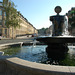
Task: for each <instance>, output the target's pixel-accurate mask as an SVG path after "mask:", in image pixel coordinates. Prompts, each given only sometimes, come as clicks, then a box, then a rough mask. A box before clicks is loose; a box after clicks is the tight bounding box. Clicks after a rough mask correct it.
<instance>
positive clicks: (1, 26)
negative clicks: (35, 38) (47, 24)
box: [0, 2, 38, 38]
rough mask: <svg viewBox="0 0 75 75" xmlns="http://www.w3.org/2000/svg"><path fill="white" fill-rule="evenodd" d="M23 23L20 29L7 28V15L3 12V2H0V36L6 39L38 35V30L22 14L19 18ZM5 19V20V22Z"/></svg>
mask: <svg viewBox="0 0 75 75" xmlns="http://www.w3.org/2000/svg"><path fill="white" fill-rule="evenodd" d="M19 18H20V20H21V23H20V27H17V28H16V29H14V28H13V27H10V28H7V27H6V25H5V21H4V20H5V19H6V13H5V12H3V6H2V2H0V34H2V36H3V37H6V38H16V36H23V35H26V34H34V33H36V34H38V31H37V29H36V28H35V27H34V26H33V25H32V24H31V23H30V22H28V20H27V19H26V18H24V16H23V15H22V14H21V13H20V16H19ZM3 19H4V20H3Z"/></svg>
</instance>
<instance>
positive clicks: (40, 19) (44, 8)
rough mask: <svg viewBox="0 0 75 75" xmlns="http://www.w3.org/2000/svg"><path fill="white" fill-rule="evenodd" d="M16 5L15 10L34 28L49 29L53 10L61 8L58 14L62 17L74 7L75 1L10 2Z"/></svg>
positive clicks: (14, 0)
mask: <svg viewBox="0 0 75 75" xmlns="http://www.w3.org/2000/svg"><path fill="white" fill-rule="evenodd" d="M11 1H13V2H14V3H15V5H17V7H16V9H17V10H18V11H20V13H21V14H22V15H23V16H24V17H25V18H27V19H28V21H29V22H30V23H31V24H32V25H33V26H34V27H35V28H36V29H40V28H42V27H45V28H46V27H49V26H50V25H51V22H50V21H49V16H51V15H55V14H56V13H55V12H54V8H55V7H56V6H61V7H62V12H61V13H60V14H62V15H64V14H65V13H66V12H68V10H70V9H71V7H75V0H11Z"/></svg>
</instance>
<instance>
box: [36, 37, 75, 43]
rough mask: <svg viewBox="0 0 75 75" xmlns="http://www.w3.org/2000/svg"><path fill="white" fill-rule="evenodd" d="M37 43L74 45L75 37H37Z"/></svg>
mask: <svg viewBox="0 0 75 75" xmlns="http://www.w3.org/2000/svg"><path fill="white" fill-rule="evenodd" d="M36 40H37V41H40V42H43V43H46V44H50V43H75V36H52V37H37V38H36Z"/></svg>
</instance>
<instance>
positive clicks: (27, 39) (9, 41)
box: [0, 37, 34, 44]
mask: <svg viewBox="0 0 75 75" xmlns="http://www.w3.org/2000/svg"><path fill="white" fill-rule="evenodd" d="M33 40H34V38H33V37H31V38H28V37H27V38H20V39H2V40H0V44H7V43H16V42H24V43H26V42H33Z"/></svg>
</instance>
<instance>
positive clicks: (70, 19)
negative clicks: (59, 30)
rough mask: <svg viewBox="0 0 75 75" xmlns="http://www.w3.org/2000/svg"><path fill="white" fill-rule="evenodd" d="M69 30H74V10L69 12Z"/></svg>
mask: <svg viewBox="0 0 75 75" xmlns="http://www.w3.org/2000/svg"><path fill="white" fill-rule="evenodd" d="M69 23H70V24H71V28H75V10H73V11H71V17H70V18H69Z"/></svg>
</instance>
